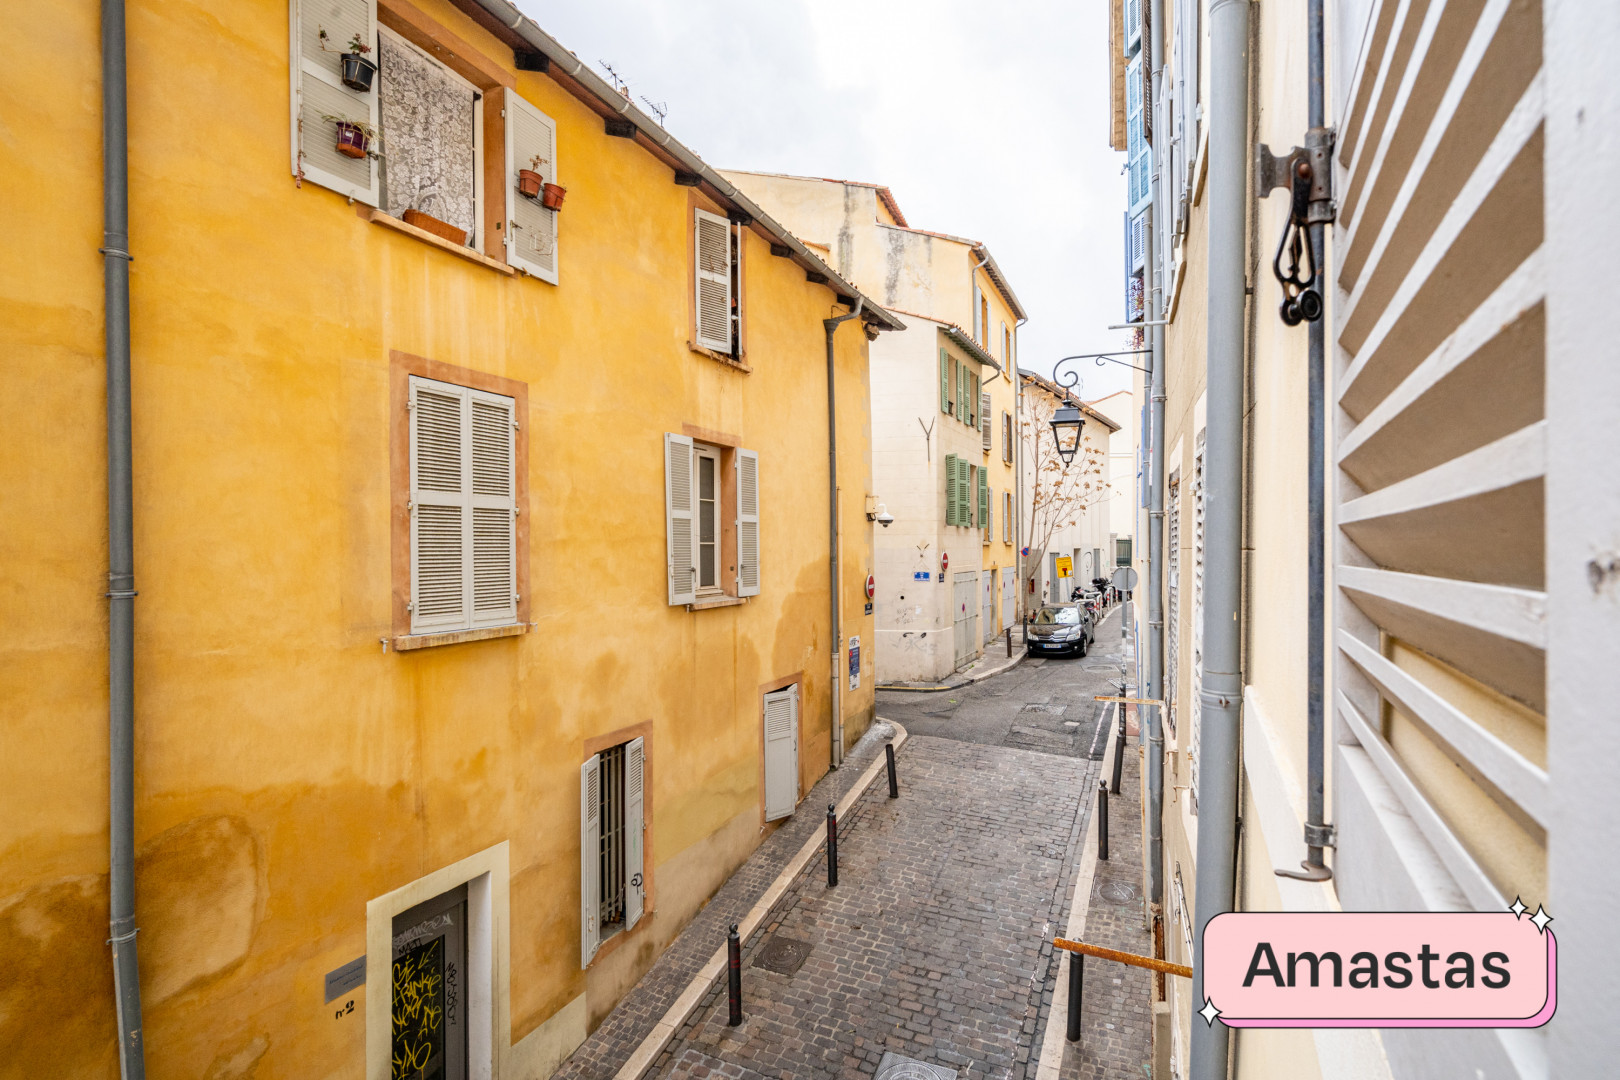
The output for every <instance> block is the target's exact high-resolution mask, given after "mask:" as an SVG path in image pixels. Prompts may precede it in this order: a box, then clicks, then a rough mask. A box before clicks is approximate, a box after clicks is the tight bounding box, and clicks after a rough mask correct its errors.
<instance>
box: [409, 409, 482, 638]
mask: <svg viewBox="0 0 1620 1080" xmlns="http://www.w3.org/2000/svg"><path fill="white" fill-rule="evenodd" d="M466 405H467V395H466V392H465V391H464V390H463V389H462V388H461V387H458V386H449V385H447V384H445V383H436V382H432V381H430V380H428V379H418V378H414V377H413V378H412V379H411V397H410V410H411V417H410V429H411V433H410V439H411V494H410V500H411V505H410V515H411V633H413V634H424V633H433V632H435V631H449V630H460V629H463V628H464V627H466V625H467V616H468V603H467V590H466V580H465V578H466V575H465V572H464V571H465V568H466V563H467V486H466V483H465V477H464V475H463V473H464V469H463V463H464V458H465V454H464V453H463V448H464V447H465V445H466V431H465V428H466V424H465V414H466V411H467V410H466Z"/></svg>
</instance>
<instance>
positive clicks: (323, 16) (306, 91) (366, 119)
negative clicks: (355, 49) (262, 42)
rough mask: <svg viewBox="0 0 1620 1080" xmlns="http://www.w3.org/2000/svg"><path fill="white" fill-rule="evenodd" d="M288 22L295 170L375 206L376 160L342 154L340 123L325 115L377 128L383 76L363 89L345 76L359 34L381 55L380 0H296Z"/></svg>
mask: <svg viewBox="0 0 1620 1080" xmlns="http://www.w3.org/2000/svg"><path fill="white" fill-rule="evenodd" d="M288 21H289V25H290V27H291V31H292V32H291V54H290V55H291V57H292V61H291V63H290V64H289V68H290V76H291V82H292V171H293V175H294V176H302V177H303V178H304V179H305V180H308V181H309V182H311V183H314V184H319V185H321V186H322V187H326V188H331V189H332V190H333V191H336V192H338V193H339V194H342V195H347V196H349V197H350V198H351V199H354V200H356V201H357V202H363V203H365V204H366V205H368V206H376V205H377V204H378V201H379V200H378V187H379V185H378V171H377V160H376V159H375V158H370V157H364V158H351V157H345V156H344V155H342V154H340V153H338V151H337V125H336V124H335V123H333V122H332V121H330V120H322V119H321V117H322V116H343V117H347V118H348V119H351V120H357V121H361V122H363V123H367V124H370V125H371V128H372V130H373V131H375V130H377V126H378V125H377V94H378V85H377V82H378V80H377V79H376V78H373V79H372V83H371V89H370V91H368V92H366V93H364V94H362V93H359V92H358V91H355V90H351V89H350V88H349V87H347V86H344V85H343V76H342V72H343V67H342V57H343V54H344V53H346V52H348V51H349V48H348V46H349V41H350V39H351V38H353V37H354V36H355V35H356V34H359V35H360V39H361V40H362V41H364V42H366V43H368V44H369V45H370V46H371V52H370V53H368V54H367V55H366V59H368V60H371V61H372V62H375V61H376V59H377V3H376V0H292V6H291V11H290V18H289V20H288ZM322 30H325V31H326V39H325V46H326V47H325V48H324V49H323V48H322V47H321V45H322V39H321V31H322ZM385 149H386V148H385Z"/></svg>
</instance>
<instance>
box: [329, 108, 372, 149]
mask: <svg viewBox="0 0 1620 1080" xmlns="http://www.w3.org/2000/svg"><path fill="white" fill-rule="evenodd" d="M321 119H322V120H325V121H326V122H327V123H329V124H336V125H337V152H338V153H340V154H342V155H343V156H344V157H352V158H367V157H369V158H380V157H382V151H381V150H380V149H379V147H381V146H382V135H381V134H379V133H378V131H377V129H376V128H374V127H372V126H371V125H370V124H368V123H366V122H365V121H364V120H355V119H353V118H351V117H347V116H338V115H334V114H331V113H326V114H323V115H322V116H321Z"/></svg>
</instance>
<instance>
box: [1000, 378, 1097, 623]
mask: <svg viewBox="0 0 1620 1080" xmlns="http://www.w3.org/2000/svg"><path fill="white" fill-rule="evenodd" d="M1068 401H1069V403H1070V404H1076V402H1075V401H1074V399H1072V398H1070V399H1068ZM1063 404H1064V399H1063V398H1060V397H1058V396H1056V395H1055V394H1053V393H1052V392H1051V391H1050V390H1048V389H1046V387H1044V386H1040V385H1039V384H1037V385H1026V386H1025V392H1024V411H1025V415H1024V416H1022V417H1020V418H1019V426H1020V428H1021V429H1022V430H1021V431H1020V433H1019V434H1020V437H1021V439H1022V441H1023V444H1024V460H1025V461H1026V462H1028V463H1029V466H1028V472H1027V473H1026V474H1025V480H1024V482H1025V483H1026V484H1027V485H1028V487H1029V493H1030V505H1029V523H1028V525H1029V527H1028V531H1027V532H1025V533H1024V535H1025V537H1027V538H1028V539H1027V544H1028V547H1029V555H1028V556H1027V557H1026V558H1025V559H1024V564H1023V575H1022V576H1023V579H1024V583H1025V584H1024V589H1025V592H1026V594H1028V593H1033V592H1035V586H1034V585H1032V584H1030V583H1031V582H1038V581H1039V578H1040V571H1041V566H1042V564H1043V562H1044V560H1045V559H1046V550H1047V548H1048V546H1049V545H1050V544H1051V542H1052V534H1053V533H1055V532H1057V531H1058V530H1059V529H1061V528H1064V527H1066V526H1069V525H1078V524H1079V523H1080V516H1081V515H1082V514H1084V513H1085V512H1086V511H1087V510H1088V509H1090V508H1091V507H1093V506H1096V505H1098V504H1099V503H1102V502H1103V501H1104V500H1106V499H1108V498H1109V497H1110V496H1111V495H1112V494H1113V490H1112V485H1111V484H1109V483H1108V481H1107V479H1106V473H1105V465H1106V463H1107V460H1108V450H1107V447H1106V446H1099V445H1098V444H1097V441H1096V439H1095V438H1093V437H1092V433H1093V432H1095V431H1097V430H1098V426H1097V425H1096V423H1095V421H1093V422H1091V423H1088V424H1087V425H1086V426H1085V427H1084V428H1083V429H1082V430H1081V441H1080V447H1079V450H1078V452H1077V453H1076V454H1075V456H1074V460H1073V461H1072V462H1070V463H1069V464H1067V465H1065V464H1064V462H1063V458H1062V457H1061V456H1059V454H1058V452H1057V443H1056V441H1055V440H1054V438H1053V436H1052V428H1051V424H1052V416H1053V414H1055V413H1056V412H1057V410H1058V408H1059V407H1060V406H1062V405H1063Z"/></svg>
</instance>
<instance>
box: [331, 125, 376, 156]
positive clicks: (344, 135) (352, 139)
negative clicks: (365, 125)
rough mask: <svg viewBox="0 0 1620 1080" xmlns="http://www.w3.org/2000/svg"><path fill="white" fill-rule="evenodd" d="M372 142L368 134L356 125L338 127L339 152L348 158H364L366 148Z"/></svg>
mask: <svg viewBox="0 0 1620 1080" xmlns="http://www.w3.org/2000/svg"><path fill="white" fill-rule="evenodd" d="M370 144H371V140H370V139H368V138H366V133H365V132H364V131H362V130H361V129H360V128H358V127H356V126H355V125H354V124H345V123H341V122H340V123H339V124H338V126H337V151H338V153H340V154H343V155H344V156H346V157H352V158H363V157H365V156H366V148H367V147H368V146H369V145H370Z"/></svg>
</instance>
